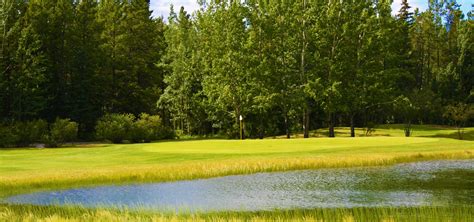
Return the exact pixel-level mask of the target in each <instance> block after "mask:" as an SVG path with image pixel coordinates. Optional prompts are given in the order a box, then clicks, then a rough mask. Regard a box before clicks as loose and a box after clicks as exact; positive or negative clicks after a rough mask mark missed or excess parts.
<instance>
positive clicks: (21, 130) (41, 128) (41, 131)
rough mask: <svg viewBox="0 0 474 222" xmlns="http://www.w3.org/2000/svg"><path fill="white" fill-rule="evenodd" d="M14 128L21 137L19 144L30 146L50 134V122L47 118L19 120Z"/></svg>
mask: <svg viewBox="0 0 474 222" xmlns="http://www.w3.org/2000/svg"><path fill="white" fill-rule="evenodd" d="M13 130H14V131H15V132H16V134H17V135H18V137H19V142H18V145H19V146H29V145H30V144H33V143H39V142H41V141H42V139H43V138H44V137H45V136H46V135H47V134H48V122H46V121H45V120H33V121H27V122H18V123H16V124H14V126H13ZM13 130H12V131H13Z"/></svg>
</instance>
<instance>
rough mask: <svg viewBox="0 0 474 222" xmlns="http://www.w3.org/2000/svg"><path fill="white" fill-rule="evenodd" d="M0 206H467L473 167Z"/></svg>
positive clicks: (253, 181)
mask: <svg viewBox="0 0 474 222" xmlns="http://www.w3.org/2000/svg"><path fill="white" fill-rule="evenodd" d="M3 202H7V203H15V204H36V205H53V204H59V205H61V204H77V205H82V206H85V207H98V206H100V207H116V208H128V209H134V208H140V209H152V210H190V211H230V210H246V211H255V210H272V209H294V208H300V209H301V208H336V207H337V208H340V207H344V208H351V207H375V206H392V207H397V206H446V205H449V206H453V205H465V204H469V205H472V204H474V160H451V161H447V160H446V161H428V162H416V163H406V164H398V165H394V166H388V167H358V168H342V169H341V168H340V169H319V170H301V171H291V172H276V173H257V174H251V175H239V176H225V177H219V178H211V179H200V180H190V181H180V182H169V183H154V184H133V185H120V186H101V187H93V188H90V187H89V188H82V189H70V190H61V191H55V192H39V193H31V194H24V195H18V196H12V197H9V198H7V199H5V200H3Z"/></svg>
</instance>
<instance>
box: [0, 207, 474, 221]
mask: <svg viewBox="0 0 474 222" xmlns="http://www.w3.org/2000/svg"><path fill="white" fill-rule="evenodd" d="M41 220H42V221H347V222H349V221H407V222H408V221H410V222H411V221H473V220H474V206H456V207H400V208H389V207H376V208H324V209H310V210H304V209H300V210H275V211H256V212H211V213H186V212H184V213H179V214H177V213H156V212H155V213H154V212H149V211H140V210H138V211H129V210H109V209H87V208H83V207H43V206H31V205H0V221H41Z"/></svg>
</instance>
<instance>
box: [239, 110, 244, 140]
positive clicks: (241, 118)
mask: <svg viewBox="0 0 474 222" xmlns="http://www.w3.org/2000/svg"><path fill="white" fill-rule="evenodd" d="M239 120H240V139H241V140H243V137H242V128H243V127H242V120H244V118H243V117H242V115H240V116H239Z"/></svg>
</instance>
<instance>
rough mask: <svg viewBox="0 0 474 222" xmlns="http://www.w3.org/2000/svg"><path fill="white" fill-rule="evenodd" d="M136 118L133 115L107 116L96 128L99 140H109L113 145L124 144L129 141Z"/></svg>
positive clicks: (115, 114)
mask: <svg viewBox="0 0 474 222" xmlns="http://www.w3.org/2000/svg"><path fill="white" fill-rule="evenodd" d="M134 120H135V116H134V115H133V114H117V113H113V114H106V115H105V116H103V117H102V118H101V119H100V120H99V121H98V122H97V125H96V127H95V130H96V137H97V139H99V140H109V141H111V142H113V143H122V142H123V141H124V140H125V139H129V138H130V137H129V134H130V132H131V130H132V127H133V122H134Z"/></svg>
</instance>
